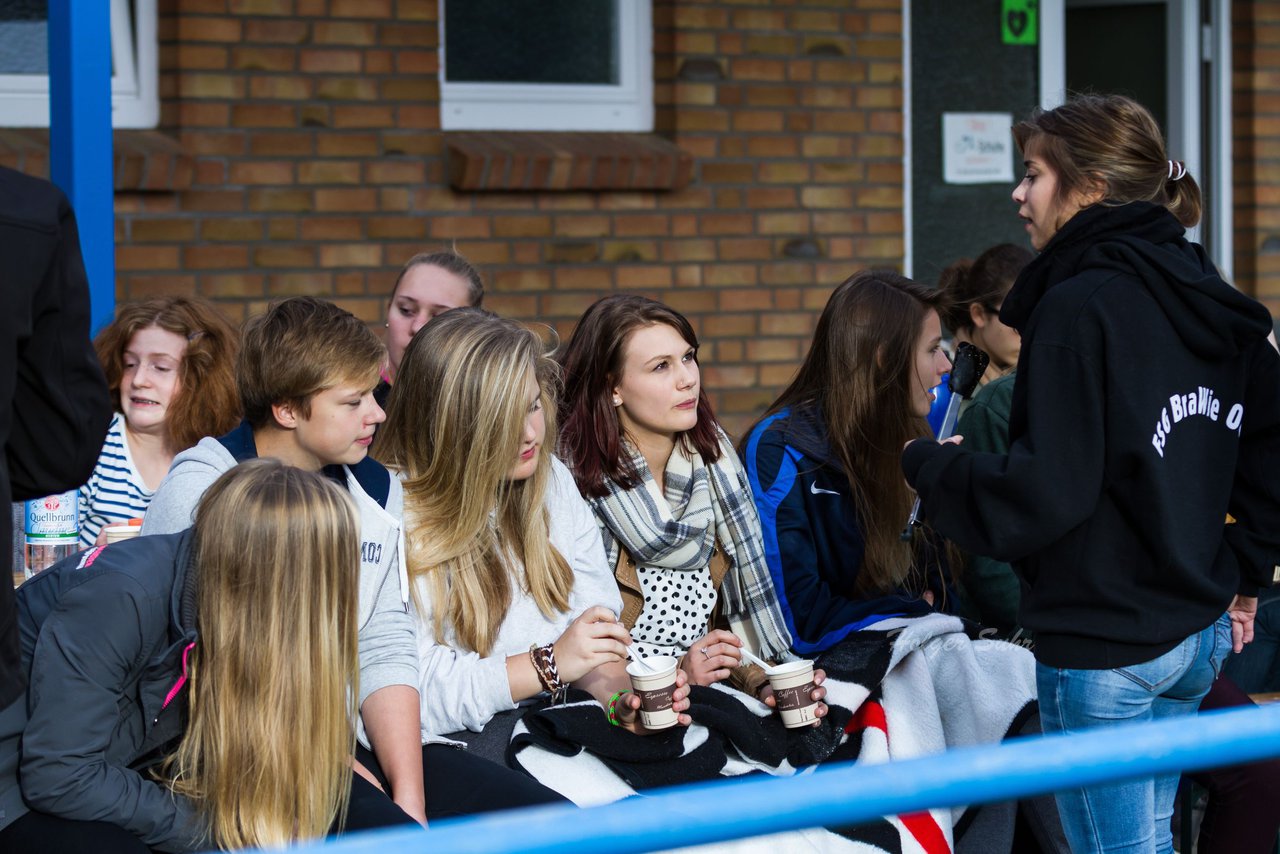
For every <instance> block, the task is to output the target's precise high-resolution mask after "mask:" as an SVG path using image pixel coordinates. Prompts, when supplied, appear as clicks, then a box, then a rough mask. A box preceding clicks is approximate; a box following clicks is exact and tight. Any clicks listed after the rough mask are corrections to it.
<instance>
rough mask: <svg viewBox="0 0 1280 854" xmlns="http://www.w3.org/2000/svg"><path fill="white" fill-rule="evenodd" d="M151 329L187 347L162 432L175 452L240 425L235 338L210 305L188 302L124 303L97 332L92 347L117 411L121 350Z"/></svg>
mask: <svg viewBox="0 0 1280 854" xmlns="http://www.w3.org/2000/svg"><path fill="white" fill-rule="evenodd" d="M151 326H157V327H159V328H161V329H163V330H165V331H166V332H172V333H173V334H174V335H177V336H179V337H180V338H182V339H184V340H185V341H186V342H187V349H186V351H184V352H183V354H182V364H181V366H180V367H179V368H178V393H177V395H176V396H175V398H174V399H173V401H172V402H171V403H170V404H169V412H168V416H167V417H166V418H165V431H166V432H167V434H168V441H169V444H170V445H171V446H172V447H173V449H174V450H175V451H180V450H183V449H186V448H189V447H191V446H192V445H194V444H195V443H196V442H199V441H200V440H201V439H202V438H204V437H205V436H221V435H222V434H223V433H226V432H227V431H228V430H230V429H231V428H232V427H234V426H236V423H237V422H239V420H240V397H239V395H238V394H237V392H236V376H235V364H236V350H237V349H238V348H239V346H240V335H239V334H238V333H237V332H236V329H235V327H234V326H232V325H231V323H230V322H229V321H228V320H227V319H226V318H225V317H223V316H222V313H221V312H220V311H218V309H217V308H215V307H214V306H213V304H212V303H209V302H206V301H205V300H202V299H197V298H194V297H155V298H154V299H148V300H142V301H141V302H134V303H126V304H124V305H122V306H120V308H119V309H118V310H117V311H116V319H115V320H113V321H112V322H111V323H110V324H109V325H108V326H107V327H106V328H105V329H103V330H102V331H101V332H99V333H98V337H97V338H95V339H94V342H93V347H94V350H95V351H96V352H97V354H98V361H100V362H101V363H102V370H103V372H104V373H106V375H107V386H108V387H109V388H110V389H111V399H112V401H113V402H114V405H115V407H116V409H117V410H119V408H120V383H121V380H122V379H123V378H124V351H125V349H126V348H128V346H129V342H130V341H132V340H133V336H134V335H136V334H137V333H138V332H141V331H142V330H143V329H147V328H148V327H151Z"/></svg>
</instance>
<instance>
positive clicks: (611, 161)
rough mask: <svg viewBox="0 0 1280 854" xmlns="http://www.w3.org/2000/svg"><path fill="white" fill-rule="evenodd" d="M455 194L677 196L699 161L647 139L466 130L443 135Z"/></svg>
mask: <svg viewBox="0 0 1280 854" xmlns="http://www.w3.org/2000/svg"><path fill="white" fill-rule="evenodd" d="M444 139H445V150H446V151H447V153H448V164H449V185H450V186H451V187H453V189H455V190H463V191H469V192H477V191H512V190H516V191H520V190H524V191H535V190H536V191H544V192H545V191H560V192H568V191H575V190H579V191H580V190H594V191H603V190H637V191H638V190H678V189H680V188H681V187H684V186H685V185H686V184H688V183H689V180H690V177H691V175H692V172H693V158H692V157H691V156H690V155H689V153H688V152H686V151H683V150H681V149H680V148H679V147H678V146H676V145H674V144H673V143H671V142H670V141H668V140H666V139H663V138H662V137H660V136H657V135H656V134H649V133H528V132H523V131H519V132H518V131H468V132H465V133H458V132H451V133H446V134H445V135H444Z"/></svg>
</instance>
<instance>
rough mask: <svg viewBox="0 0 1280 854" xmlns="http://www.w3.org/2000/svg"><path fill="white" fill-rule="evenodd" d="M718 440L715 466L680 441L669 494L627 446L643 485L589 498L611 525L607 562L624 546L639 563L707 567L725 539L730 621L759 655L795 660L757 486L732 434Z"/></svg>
mask: <svg viewBox="0 0 1280 854" xmlns="http://www.w3.org/2000/svg"><path fill="white" fill-rule="evenodd" d="M719 437H720V459H719V461H717V462H715V463H712V464H711V465H707V464H706V463H705V462H704V461H703V459H702V455H701V454H698V453H697V452H696V451H695V452H693V453H692V454H687V453H685V452H684V451H683V449H682V447H681V445H680V444H679V443H677V444H676V450H675V451H673V452H672V454H671V458H670V459H669V460H668V461H667V469H666V494H665V495H664V494H663V492H662V490H661V489H660V488H659V487H658V484H657V483H656V482H655V480H654V478H653V474H652V473H651V472H650V471H649V466H648V465H647V464H646V463H645V460H644V457H643V456H642V455H641V454H640V452H639V451H638V450H636V449H635V448H634V447H632V446H630V445H629V444H628V445H627V450H628V451H629V453H630V454H631V461H632V463H633V464H634V465H635V467H636V471H638V472H639V473H640V474H641V476H642V477H643V478H644V482H643V483H642V484H640V485H639V486H637V487H636V488H634V489H623V488H621V487H620V486H618V485H617V484H616V483H614V482H613V481H612V480H610V481H608V482H607V486H608V488H609V494H608V495H606V496H604V497H603V498H592V499H590V503H591V508H592V510H594V511H595V514H596V518H597V519H599V520H600V522H601V524H602V527H603V528H604V529H605V531H604V533H605V534H606V536H605V537H604V540H605V550H606V552H607V553H608V560H609V566H610V567H613V566H617V563H618V548H619V544H622V545H623V546H624V547H625V548H626V549H627V551H628V552H629V553H630V554H631V556H632V557H633V558H634V559H635V561H636V563H637V564H638V565H640V566H648V567H661V568H664V569H672V570H684V571H694V570H702V569H705V568H706V567H707V565H708V564H709V563H710V562H711V552H712V549H714V548H715V544H716V540H717V539H719V541H720V543H721V545H722V546H723V547H724V549H725V550H726V551H727V552H728V557H729V560H730V563H731V564H732V566H731V568H730V570H729V572H728V574H727V575H725V577H724V581H723V582H722V583H721V585H720V590H719V595H720V598H721V601H722V603H723V606H724V608H723V613H724V615H725V617H726V618H727V619H728V620H729V624H730V626H732V627H733V629H734V631H735V632H736V633H738V634H739V635H740V636H743V637H742V639H743V642H744V643H747V644H748V645H751V646H754V647H755V652H756V653H757V654H759V655H761V656H763V657H764V658H768V659H773V660H775V661H785V660H789V659H791V658H794V656H793V655H791V653H790V652H789V650H790V647H791V635H790V633H789V632H788V631H787V627H786V623H785V622H784V621H783V618H782V611H781V609H780V607H779V605H778V595H777V593H776V592H775V591H774V587H773V580H772V579H771V578H770V577H769V567H768V564H766V563H765V559H764V550H763V535H762V534H761V532H760V519H759V517H758V516H757V515H756V506H755V501H754V500H753V499H752V496H751V486H750V484H749V483H748V482H747V476H746V472H744V471H743V469H742V464H741V463H740V462H739V461H738V454H737V452H735V451H734V449H733V446H732V445H730V444H729V437H728V436H726V435H725V434H724V431H722V430H721V431H719ZM744 635H745V636H744Z"/></svg>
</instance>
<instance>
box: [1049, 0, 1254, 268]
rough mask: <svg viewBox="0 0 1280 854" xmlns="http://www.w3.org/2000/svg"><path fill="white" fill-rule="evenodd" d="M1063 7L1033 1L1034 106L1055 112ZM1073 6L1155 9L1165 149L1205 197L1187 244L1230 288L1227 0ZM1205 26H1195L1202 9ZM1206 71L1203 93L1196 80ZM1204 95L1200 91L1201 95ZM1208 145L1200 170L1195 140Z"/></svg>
mask: <svg viewBox="0 0 1280 854" xmlns="http://www.w3.org/2000/svg"><path fill="white" fill-rule="evenodd" d="M1067 2H1068V0H1040V9H1039V11H1040V106H1041V107H1042V108H1043V109H1046V110H1048V109H1053V108H1054V107H1056V106H1058V105H1060V104H1061V103H1062V102H1063V99H1064V97H1065V90H1066V78H1067V73H1066V45H1065V41H1064V39H1065V34H1066V6H1067ZM1069 2H1070V3H1071V5H1072V6H1109V5H1118V4H1120V3H1122V2H1123V3H1126V4H1133V3H1160V4H1163V5H1165V6H1166V7H1167V8H1168V9H1169V11H1170V13H1171V14H1169V15H1168V17H1167V21H1168V30H1167V33H1166V35H1167V39H1168V44H1169V45H1170V46H1171V53H1172V54H1173V55H1172V56H1171V57H1170V61H1169V63H1168V68H1167V79H1166V87H1167V91H1168V92H1169V105H1168V106H1169V125H1170V127H1169V149H1170V151H1171V152H1172V153H1173V154H1174V156H1176V157H1178V159H1180V160H1182V161H1183V162H1184V163H1185V164H1186V165H1187V170H1188V171H1189V172H1190V173H1191V174H1192V175H1194V176H1195V177H1196V178H1197V180H1199V181H1200V185H1201V189H1202V190H1204V216H1203V218H1202V222H1201V225H1199V226H1197V227H1196V228H1194V229H1190V230H1189V235H1188V236H1189V237H1190V238H1191V239H1193V240H1199V241H1201V242H1203V243H1204V244H1205V245H1206V248H1207V249H1208V250H1209V254H1210V257H1212V258H1213V259H1214V261H1215V262H1216V263H1217V265H1218V268H1219V269H1220V270H1221V271H1222V275H1223V277H1224V278H1225V279H1226V280H1227V281H1231V279H1232V272H1233V267H1234V242H1233V238H1234V235H1233V225H1234V216H1233V195H1232V185H1231V182H1232V171H1231V145H1232V139H1231V2H1230V0H1069ZM1202 3H1203V4H1204V8H1205V10H1206V11H1207V13H1208V14H1207V17H1208V24H1207V25H1205V24H1202V23H1201V20H1202V5H1201V4H1202ZM1204 66H1208V68H1207V70H1208V79H1209V81H1210V85H1208V86H1203V85H1202V82H1201V79H1202V78H1201V72H1202V70H1204ZM1202 90H1204V91H1202ZM1206 138H1207V139H1208V142H1209V150H1210V151H1211V152H1212V157H1210V158H1209V162H1207V163H1206V162H1205V160H1206V158H1205V152H1204V145H1203V144H1202V140H1204V139H1206Z"/></svg>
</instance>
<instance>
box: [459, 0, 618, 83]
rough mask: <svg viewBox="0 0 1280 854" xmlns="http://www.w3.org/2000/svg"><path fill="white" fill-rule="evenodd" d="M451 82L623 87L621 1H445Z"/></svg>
mask: <svg viewBox="0 0 1280 854" xmlns="http://www.w3.org/2000/svg"><path fill="white" fill-rule="evenodd" d="M445 63H446V67H445V78H446V79H447V80H448V81H449V82H450V83H542V84H572V85H584V84H586V85H592V84H595V85H617V84H618V82H619V71H618V65H619V63H618V9H617V2H616V0H613V2H602V0H446V2H445Z"/></svg>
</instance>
